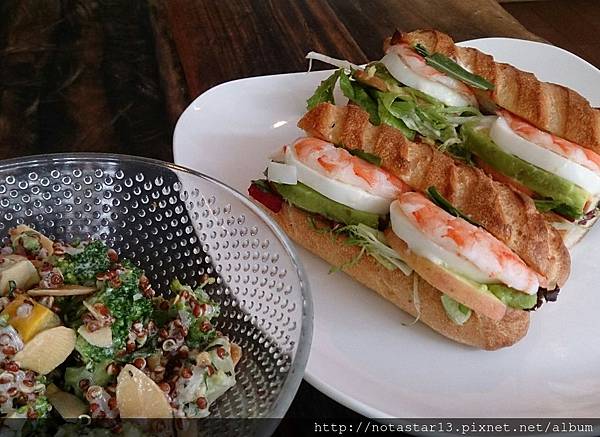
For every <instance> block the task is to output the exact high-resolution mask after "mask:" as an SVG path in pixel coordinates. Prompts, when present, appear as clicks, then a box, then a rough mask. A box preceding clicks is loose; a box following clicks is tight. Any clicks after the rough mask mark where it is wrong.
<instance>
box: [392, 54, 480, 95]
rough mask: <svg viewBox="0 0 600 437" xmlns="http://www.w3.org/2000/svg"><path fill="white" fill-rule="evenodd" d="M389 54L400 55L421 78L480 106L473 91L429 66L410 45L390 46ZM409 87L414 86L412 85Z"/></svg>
mask: <svg viewBox="0 0 600 437" xmlns="http://www.w3.org/2000/svg"><path fill="white" fill-rule="evenodd" d="M387 52H388V53H395V54H396V55H398V56H399V57H400V59H402V61H403V62H404V63H405V64H406V65H407V66H408V67H409V68H410V69H411V70H412V71H413V72H414V73H416V74H418V75H419V76H421V77H423V78H425V79H428V80H431V81H433V82H437V83H440V84H442V85H444V86H446V87H447V88H450V90H452V91H454V92H456V93H458V94H460V95H461V96H462V97H463V98H464V99H465V100H466V101H467V102H469V104H470V105H472V106H477V105H478V104H477V99H476V98H475V95H474V94H473V91H471V89H470V88H469V87H468V86H467V85H465V84H464V83H462V82H461V81H460V80H457V79H454V78H452V77H450V76H448V75H447V74H444V73H442V72H441V71H438V70H436V69H435V68H433V67H431V66H430V65H428V64H427V62H426V61H425V58H424V57H423V56H421V55H419V54H418V53H417V52H416V51H415V50H414V49H413V48H412V47H410V46H409V45H408V44H406V43H400V44H395V45H393V46H390V47H389V49H388V51H387ZM407 85H409V86H413V85H411V84H407ZM434 97H437V96H434Z"/></svg>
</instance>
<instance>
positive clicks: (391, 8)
mask: <svg viewBox="0 0 600 437" xmlns="http://www.w3.org/2000/svg"><path fill="white" fill-rule="evenodd" d="M166 8H167V12H168V17H169V21H170V22H171V24H172V25H171V31H172V32H173V39H174V41H175V47H176V49H177V52H178V54H179V58H180V60H181V64H182V66H183V70H184V72H185V78H186V81H187V84H188V87H189V92H190V94H191V95H192V96H195V95H198V94H200V93H202V92H203V91H205V90H206V89H208V88H210V87H212V86H214V85H216V84H217V83H220V82H223V81H226V80H233V79H237V78H240V77H247V76H256V75H261V74H276V73H285V72H291V71H301V70H303V69H305V68H306V62H305V61H304V55H305V54H306V53H307V52H308V51H310V50H315V51H319V52H322V53H327V54H329V55H331V56H334V57H339V58H344V59H349V60H351V61H353V62H355V63H362V62H366V61H367V60H370V59H375V58H378V57H380V56H381V52H382V49H381V46H382V41H383V38H384V37H386V36H389V35H390V34H391V33H392V32H393V31H394V29H396V28H402V29H406V30H408V29H415V28H421V27H437V28H439V29H441V30H443V31H445V32H448V33H450V34H451V35H452V36H454V37H455V38H457V39H458V40H462V39H468V38H476V37H482V36H489V35H500V36H514V37H520V38H528V39H538V38H537V37H536V36H535V35H534V34H532V33H531V32H528V31H527V30H526V29H525V28H524V27H523V26H522V25H520V24H519V23H518V22H517V21H516V20H515V19H514V18H512V17H511V16H510V15H509V14H507V13H506V11H505V10H504V9H502V7H501V6H499V5H498V4H497V3H496V2H495V1H492V0H484V1H482V0H463V1H455V0H432V1H412V0H372V1H369V2H365V1H361V0H328V1H326V0H304V1H294V2H289V1H282V0H279V1H277V0H273V1H270V2H266V1H252V0H229V1H226V2H211V1H190V0H172V1H170V2H168V3H167V4H166ZM437 11H444V13H437ZM198 23H204V26H198Z"/></svg>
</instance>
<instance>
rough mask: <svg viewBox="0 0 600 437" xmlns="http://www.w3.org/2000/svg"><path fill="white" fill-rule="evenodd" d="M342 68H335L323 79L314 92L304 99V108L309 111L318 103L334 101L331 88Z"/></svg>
mask: <svg viewBox="0 0 600 437" xmlns="http://www.w3.org/2000/svg"><path fill="white" fill-rule="evenodd" d="M341 71H342V70H336V71H335V72H334V73H333V74H332V75H331V76H329V77H328V78H327V79H325V80H323V81H322V82H321V84H320V85H319V86H318V87H317V89H316V90H315V93H314V94H313V95H312V96H310V98H309V99H308V100H307V101H306V108H307V109H308V110H309V111H310V110H311V109H313V108H314V107H315V106H317V105H318V104H319V103H323V102H329V103H335V99H334V98H333V90H334V89H335V84H336V82H337V80H338V76H339V75H340V72H341Z"/></svg>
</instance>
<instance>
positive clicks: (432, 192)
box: [427, 186, 481, 227]
mask: <svg viewBox="0 0 600 437" xmlns="http://www.w3.org/2000/svg"><path fill="white" fill-rule="evenodd" d="M427 194H429V197H431V200H432V201H433V203H435V204H436V205H437V206H439V207H440V208H442V209H444V210H445V211H446V212H447V213H449V214H452V215H453V216H454V217H459V218H461V219H464V220H466V221H468V222H469V223H471V224H472V225H474V226H479V227H481V225H480V224H479V223H477V222H475V221H473V220H471V219H470V218H469V217H467V216H466V215H464V214H463V213H462V212H460V211H459V210H458V209H457V208H455V207H454V206H452V204H451V203H450V202H448V200H446V199H445V198H444V196H442V195H441V194H440V193H439V191H438V190H437V189H436V188H435V187H433V186H431V187H429V188H427Z"/></svg>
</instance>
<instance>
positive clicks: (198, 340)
mask: <svg viewBox="0 0 600 437" xmlns="http://www.w3.org/2000/svg"><path fill="white" fill-rule="evenodd" d="M202 323H203V319H201V318H200V319H196V320H195V321H194V323H192V325H191V326H190V328H189V331H188V335H187V337H186V338H185V341H186V343H187V344H188V346H189V347H190V348H192V349H204V348H205V347H206V346H207V345H208V344H209V343H210V342H212V341H213V340H215V339H216V338H217V330H216V329H214V328H211V329H210V330H209V331H208V332H203V331H202Z"/></svg>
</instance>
